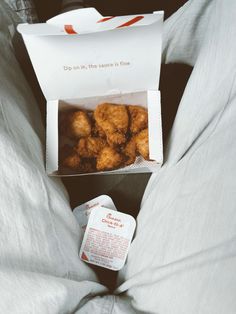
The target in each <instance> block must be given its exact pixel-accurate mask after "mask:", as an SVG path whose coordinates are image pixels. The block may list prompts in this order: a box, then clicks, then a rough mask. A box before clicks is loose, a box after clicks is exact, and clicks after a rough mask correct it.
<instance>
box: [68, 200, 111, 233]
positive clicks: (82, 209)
mask: <svg viewBox="0 0 236 314" xmlns="http://www.w3.org/2000/svg"><path fill="white" fill-rule="evenodd" d="M98 207H99V208H100V207H106V208H109V209H111V210H116V211H117V208H116V207H115V204H114V203H113V201H112V199H111V198H110V197H109V196H108V195H100V196H98V197H96V198H94V199H92V200H90V201H88V202H86V203H84V204H82V205H80V206H77V207H75V208H74V210H73V214H74V215H75V217H76V219H77V221H78V223H79V225H80V227H81V228H82V230H84V231H85V229H86V227H87V223H88V220H89V216H90V214H91V212H92V210H93V209H94V208H98Z"/></svg>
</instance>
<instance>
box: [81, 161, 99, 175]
mask: <svg viewBox="0 0 236 314" xmlns="http://www.w3.org/2000/svg"><path fill="white" fill-rule="evenodd" d="M79 170H80V172H81V173H90V172H95V171H96V170H97V169H96V160H95V158H83V159H82V161H81V164H80V169H79Z"/></svg>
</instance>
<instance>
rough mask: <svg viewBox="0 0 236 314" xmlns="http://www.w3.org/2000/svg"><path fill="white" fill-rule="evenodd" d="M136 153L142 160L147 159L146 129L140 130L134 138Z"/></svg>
mask: <svg viewBox="0 0 236 314" xmlns="http://www.w3.org/2000/svg"><path fill="white" fill-rule="evenodd" d="M135 142H136V148H137V151H138V152H139V154H140V155H141V156H143V158H144V159H146V160H148V159H149V143H148V129H144V130H142V131H141V132H140V133H138V134H137V135H136V136H135Z"/></svg>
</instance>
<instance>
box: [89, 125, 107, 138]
mask: <svg viewBox="0 0 236 314" xmlns="http://www.w3.org/2000/svg"><path fill="white" fill-rule="evenodd" d="M92 134H93V136H95V137H96V136H97V137H102V138H106V133H105V132H104V131H103V129H102V128H101V127H100V126H99V125H98V124H97V122H95V123H94V126H93V128H92Z"/></svg>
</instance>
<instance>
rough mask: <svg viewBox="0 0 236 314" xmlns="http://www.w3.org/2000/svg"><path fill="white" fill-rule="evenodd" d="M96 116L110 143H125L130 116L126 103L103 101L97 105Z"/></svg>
mask: <svg viewBox="0 0 236 314" xmlns="http://www.w3.org/2000/svg"><path fill="white" fill-rule="evenodd" d="M94 118H95V120H96V123H97V124H98V126H99V127H100V128H101V129H102V130H103V131H104V132H105V134H106V137H107V141H108V143H109V144H110V145H119V144H123V143H124V142H125V141H126V137H125V134H126V132H127V130H128V125H129V116H128V112H127V109H126V106H124V105H116V104H109V103H103V104H100V105H98V106H97V107H96V109H95V111H94Z"/></svg>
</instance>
